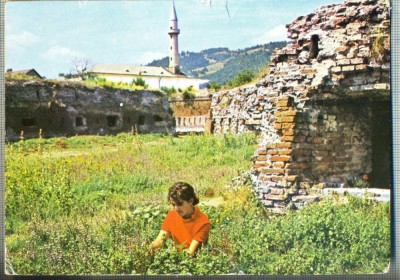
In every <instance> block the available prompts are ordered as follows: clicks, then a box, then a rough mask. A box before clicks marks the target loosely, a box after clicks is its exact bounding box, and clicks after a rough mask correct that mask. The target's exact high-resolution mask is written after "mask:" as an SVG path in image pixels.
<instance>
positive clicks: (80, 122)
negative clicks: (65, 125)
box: [75, 117, 83, 126]
mask: <svg viewBox="0 0 400 280" xmlns="http://www.w3.org/2000/svg"><path fill="white" fill-rule="evenodd" d="M75 126H83V118H82V117H76V118H75Z"/></svg>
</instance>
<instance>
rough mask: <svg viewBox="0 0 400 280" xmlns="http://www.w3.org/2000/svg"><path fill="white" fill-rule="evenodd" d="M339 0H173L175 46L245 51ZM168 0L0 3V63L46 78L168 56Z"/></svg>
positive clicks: (275, 38) (281, 34)
mask: <svg viewBox="0 0 400 280" xmlns="http://www.w3.org/2000/svg"><path fill="white" fill-rule="evenodd" d="M343 1H344V0H342V1H340V0H175V1H174V2H175V7H176V13H177V17H178V28H179V29H180V34H179V37H178V40H179V52H181V51H190V52H199V51H202V50H205V49H209V48H216V47H227V48H229V49H231V50H237V49H244V48H247V47H252V46H254V45H258V44H267V43H269V42H272V41H283V40H288V39H287V32H286V28H285V25H286V24H288V23H291V22H292V21H294V20H295V19H296V18H297V17H299V16H301V15H307V14H309V13H312V12H313V11H314V10H316V9H317V8H319V7H321V6H325V5H329V4H334V3H343ZM171 6H172V0H131V1H27V2H25V1H23V2H7V3H6V4H5V20H4V23H5V68H6V69H9V68H11V69H13V70H26V69H32V68H34V69H35V70H36V71H38V72H39V74H40V75H42V76H45V77H46V78H57V76H58V75H59V74H60V73H65V74H68V73H73V72H74V66H73V65H74V61H76V60H88V61H90V63H91V64H96V63H105V64H131V65H146V64H147V63H150V62H151V61H153V60H154V59H160V58H163V57H166V56H168V50H169V37H168V34H167V32H168V26H169V18H170V13H171Z"/></svg>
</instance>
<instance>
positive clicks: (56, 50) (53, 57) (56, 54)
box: [40, 45, 84, 61]
mask: <svg viewBox="0 0 400 280" xmlns="http://www.w3.org/2000/svg"><path fill="white" fill-rule="evenodd" d="M40 56H41V57H42V58H44V59H46V60H50V61H65V60H72V59H74V58H76V57H84V54H83V53H81V52H79V51H75V50H71V49H69V48H66V47H62V46H59V45H55V46H52V47H51V48H49V49H48V50H47V51H46V52H45V53H42V54H41V55H40Z"/></svg>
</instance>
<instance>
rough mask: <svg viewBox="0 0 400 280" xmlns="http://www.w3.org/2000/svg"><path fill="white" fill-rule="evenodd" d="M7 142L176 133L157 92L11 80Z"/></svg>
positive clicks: (6, 85)
mask: <svg viewBox="0 0 400 280" xmlns="http://www.w3.org/2000/svg"><path fill="white" fill-rule="evenodd" d="M5 87H6V91H5V92H6V98H5V101H6V106H5V107H6V113H5V118H6V137H7V139H8V140H18V139H19V138H20V135H21V132H22V131H23V137H24V138H37V137H38V136H39V130H40V129H41V130H42V137H55V136H71V135H80V134H100V135H104V134H117V133H120V132H131V131H133V132H134V133H149V132H158V133H175V126H174V125H175V124H174V122H173V117H172V114H171V109H170V107H169V103H168V100H167V99H166V97H165V96H163V95H162V94H161V93H160V92H157V91H149V90H141V91H129V90H125V89H111V88H101V87H88V86H85V85H82V84H79V83H71V82H69V83H68V82H52V81H46V80H13V79H7V81H6V84H5Z"/></svg>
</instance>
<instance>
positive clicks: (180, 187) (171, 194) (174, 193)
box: [168, 182, 199, 205]
mask: <svg viewBox="0 0 400 280" xmlns="http://www.w3.org/2000/svg"><path fill="white" fill-rule="evenodd" d="M171 199H172V200H173V201H175V202H176V203H177V204H178V205H179V204H181V203H182V200H184V201H189V200H190V199H193V205H197V204H198V203H199V197H198V196H197V195H196V194H195V193H194V189H193V187H192V186H191V185H189V184H188V183H185V182H176V183H175V184H173V185H172V186H171V187H170V188H169V190H168V202H171Z"/></svg>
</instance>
